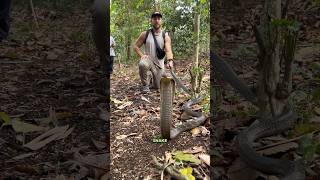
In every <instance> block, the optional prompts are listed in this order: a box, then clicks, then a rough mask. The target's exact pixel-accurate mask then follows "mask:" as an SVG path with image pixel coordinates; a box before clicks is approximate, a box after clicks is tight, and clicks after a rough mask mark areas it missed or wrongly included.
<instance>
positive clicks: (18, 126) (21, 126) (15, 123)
mask: <svg viewBox="0 0 320 180" xmlns="http://www.w3.org/2000/svg"><path fill="white" fill-rule="evenodd" d="M8 125H11V126H12V128H13V129H14V131H15V132H20V133H29V132H37V131H46V130H47V129H48V128H46V127H41V126H37V125H33V124H29V123H25V122H22V121H20V119H19V118H16V119H12V120H11V121H10V122H9V123H6V124H3V126H8Z"/></svg>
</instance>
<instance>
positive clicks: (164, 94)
mask: <svg viewBox="0 0 320 180" xmlns="http://www.w3.org/2000/svg"><path fill="white" fill-rule="evenodd" d="M170 73H171V77H170V76H163V77H162V78H161V81H160V99H161V100H160V101H161V106H160V128H161V135H162V137H163V138H166V139H173V138H175V137H177V136H178V135H179V134H180V133H182V132H184V131H186V130H189V129H192V128H195V127H197V126H199V125H201V124H202V123H204V121H205V120H206V117H205V116H204V114H203V113H202V112H195V111H193V110H192V109H191V106H192V105H194V104H197V103H199V102H201V100H202V99H203V97H202V96H199V97H198V98H194V99H192V100H190V101H188V102H186V103H185V104H184V105H183V107H182V109H183V110H184V112H185V113H186V114H187V115H189V116H190V117H191V119H190V120H187V121H186V122H183V123H182V124H179V125H177V127H175V128H172V127H171V122H172V109H173V107H172V104H173V100H174V92H175V82H177V84H178V85H179V86H180V87H181V89H183V90H184V91H185V92H186V93H188V94H191V93H190V91H189V90H188V89H187V88H186V87H185V86H184V85H183V84H182V83H181V81H180V80H179V78H177V76H176V75H175V73H174V72H173V71H172V70H171V71H170Z"/></svg>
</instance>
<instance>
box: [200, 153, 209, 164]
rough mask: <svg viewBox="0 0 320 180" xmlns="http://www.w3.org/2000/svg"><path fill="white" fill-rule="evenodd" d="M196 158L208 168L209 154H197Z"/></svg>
mask: <svg viewBox="0 0 320 180" xmlns="http://www.w3.org/2000/svg"><path fill="white" fill-rule="evenodd" d="M198 157H199V159H200V160H201V161H202V162H204V163H206V164H207V165H208V166H210V155H209V154H199V155H198Z"/></svg>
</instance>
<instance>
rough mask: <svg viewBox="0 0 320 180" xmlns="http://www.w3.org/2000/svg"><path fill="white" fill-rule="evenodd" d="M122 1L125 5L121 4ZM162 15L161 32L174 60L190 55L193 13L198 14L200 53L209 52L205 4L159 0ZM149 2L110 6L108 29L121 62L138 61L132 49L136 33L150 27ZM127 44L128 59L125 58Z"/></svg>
mask: <svg viewBox="0 0 320 180" xmlns="http://www.w3.org/2000/svg"><path fill="white" fill-rule="evenodd" d="M124 2H125V3H124ZM159 2H160V12H161V13H162V14H163V29H164V30H165V31H166V32H168V33H169V35H170V37H171V39H172V49H173V54H174V57H175V59H179V58H185V57H190V56H191V55H192V54H193V46H194V43H193V38H192V37H193V23H194V11H195V10H197V11H199V12H201V23H200V25H201V27H200V31H201V34H200V52H205V53H209V39H210V38H209V34H210V33H209V32H210V28H209V1H207V0H201V1H199V4H195V1H193V0H188V1H182V0H175V1H159ZM153 3H154V2H153V1H152V0H146V1H143V0H133V1H129V0H121V1H120V0H115V1H112V4H111V8H110V9H111V23H110V26H111V27H110V30H111V34H112V36H113V37H114V38H115V41H116V43H117V47H116V53H117V56H118V58H120V59H121V62H128V63H131V62H134V61H137V60H138V56H137V55H136V53H135V51H134V49H133V47H134V43H135V41H136V39H138V37H139V35H140V33H141V32H142V31H145V30H147V29H150V28H151V25H150V15H151V13H152V12H153V11H154V5H153ZM128 45H129V46H130V47H131V50H130V52H131V57H128V56H127V53H128V52H127V48H128Z"/></svg>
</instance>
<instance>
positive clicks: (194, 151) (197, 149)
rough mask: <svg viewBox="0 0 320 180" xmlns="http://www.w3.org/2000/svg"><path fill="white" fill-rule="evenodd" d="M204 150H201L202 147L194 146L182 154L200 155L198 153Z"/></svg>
mask: <svg viewBox="0 0 320 180" xmlns="http://www.w3.org/2000/svg"><path fill="white" fill-rule="evenodd" d="M204 151H205V149H204V148H203V146H196V147H192V148H190V149H187V150H184V151H183V152H184V153H189V154H196V153H200V152H204Z"/></svg>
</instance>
